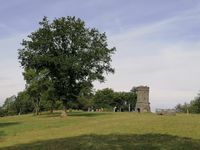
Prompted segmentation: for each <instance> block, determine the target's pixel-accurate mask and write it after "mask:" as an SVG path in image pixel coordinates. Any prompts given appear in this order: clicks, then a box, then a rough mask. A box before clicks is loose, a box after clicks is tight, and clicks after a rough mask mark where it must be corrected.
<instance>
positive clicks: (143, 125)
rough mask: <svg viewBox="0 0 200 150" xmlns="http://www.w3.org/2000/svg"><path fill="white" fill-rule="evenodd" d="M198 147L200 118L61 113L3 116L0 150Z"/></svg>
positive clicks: (199, 116) (164, 149)
mask: <svg viewBox="0 0 200 150" xmlns="http://www.w3.org/2000/svg"><path fill="white" fill-rule="evenodd" d="M6 149H8V150H17V149H22V150H31V149H36V150H38V149H41V150H43V149H45V150H46V149H47V150H60V149H65V150H68V149H69V150H71V149H72V150H73V149H75V150H76V149H77V150H81V149H83V150H95V149H100V150H107V149H110V150H115V149H117V150H120V149H131V150H134V149H136V150H138V149H139V150H151V149H153V150H154V149H155V150H160V149H161V150H168V149H169V150H172V149H174V150H189V149H194V150H198V149H200V115H184V114H182V115H176V116H157V115H155V114H136V113H127V112H126V113H81V112H76V113H75V112H74V113H69V116H68V117H66V118H61V117H60V114H59V113H55V114H53V115H49V114H42V115H40V116H32V115H22V116H13V117H4V118H0V150H6Z"/></svg>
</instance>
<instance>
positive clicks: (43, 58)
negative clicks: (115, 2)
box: [19, 17, 115, 112]
mask: <svg viewBox="0 0 200 150" xmlns="http://www.w3.org/2000/svg"><path fill="white" fill-rule="evenodd" d="M28 38H29V39H27V40H23V42H22V48H21V49H19V59H20V63H21V65H22V66H23V67H24V68H31V69H34V70H36V71H37V72H40V71H41V70H43V69H47V70H48V71H49V74H48V77H49V78H50V79H51V80H52V83H53V86H54V88H55V89H56V94H57V96H58V97H59V99H60V100H62V101H63V105H64V110H65V112H66V109H67V102H68V101H74V100H77V97H78V95H79V93H80V91H81V90H82V89H83V88H85V87H92V86H93V85H92V82H93V81H95V80H99V81H100V82H103V81H104V80H105V77H104V75H105V73H114V69H113V68H111V64H110V62H111V56H112V54H114V52H115V48H108V44H107V38H106V35H105V33H100V32H99V31H98V30H97V29H95V28H92V29H89V28H87V27H85V23H84V22H83V21H82V20H81V19H79V18H78V19H76V18H75V17H66V18H65V17H62V18H58V19H55V20H53V22H52V23H49V20H48V19H47V17H44V18H43V20H42V21H41V22H40V28H39V29H38V30H37V31H35V32H32V34H31V35H29V36H28Z"/></svg>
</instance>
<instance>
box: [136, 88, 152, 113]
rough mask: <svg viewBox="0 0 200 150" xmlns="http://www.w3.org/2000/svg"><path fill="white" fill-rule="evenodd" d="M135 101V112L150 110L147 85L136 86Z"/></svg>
mask: <svg viewBox="0 0 200 150" xmlns="http://www.w3.org/2000/svg"><path fill="white" fill-rule="evenodd" d="M136 94H137V102H136V107H135V110H136V111H137V112H150V111H151V110H150V103H149V87H147V86H138V87H136Z"/></svg>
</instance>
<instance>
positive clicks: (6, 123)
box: [0, 122, 20, 142]
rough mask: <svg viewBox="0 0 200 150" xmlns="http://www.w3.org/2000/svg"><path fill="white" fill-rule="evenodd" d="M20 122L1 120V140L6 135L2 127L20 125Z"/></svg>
mask: <svg viewBox="0 0 200 150" xmlns="http://www.w3.org/2000/svg"><path fill="white" fill-rule="evenodd" d="M18 124H20V123H19V122H0V142H1V141H2V137H3V136H6V134H5V132H4V131H2V130H1V129H2V128H4V127H8V126H12V125H18Z"/></svg>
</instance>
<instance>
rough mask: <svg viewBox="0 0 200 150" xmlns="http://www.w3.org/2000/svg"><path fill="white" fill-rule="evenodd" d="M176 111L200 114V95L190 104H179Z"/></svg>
mask: <svg viewBox="0 0 200 150" xmlns="http://www.w3.org/2000/svg"><path fill="white" fill-rule="evenodd" d="M175 109H176V111H177V112H182V113H187V112H189V113H200V94H198V96H197V97H196V98H195V99H194V100H192V101H191V102H190V103H184V104H183V105H181V104H178V105H177V106H176V107H175Z"/></svg>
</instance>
